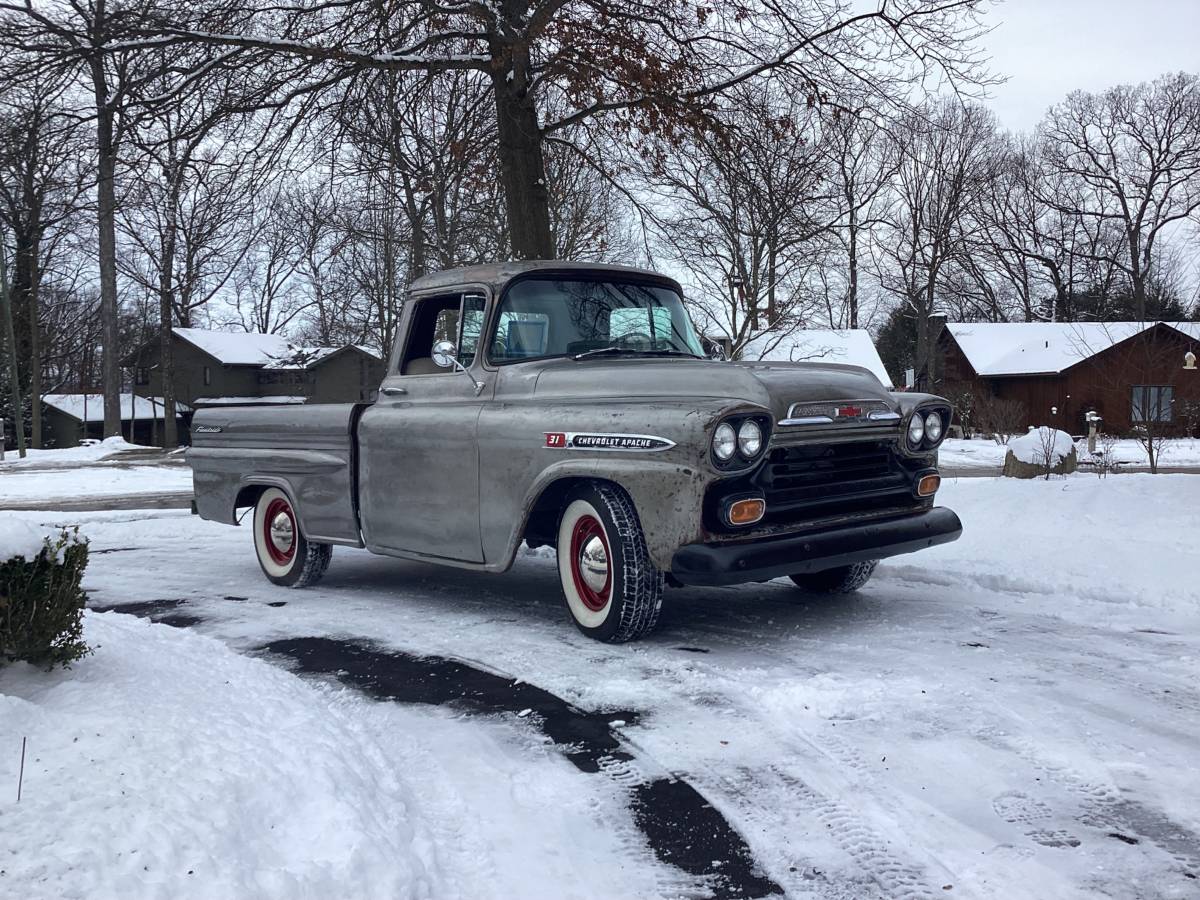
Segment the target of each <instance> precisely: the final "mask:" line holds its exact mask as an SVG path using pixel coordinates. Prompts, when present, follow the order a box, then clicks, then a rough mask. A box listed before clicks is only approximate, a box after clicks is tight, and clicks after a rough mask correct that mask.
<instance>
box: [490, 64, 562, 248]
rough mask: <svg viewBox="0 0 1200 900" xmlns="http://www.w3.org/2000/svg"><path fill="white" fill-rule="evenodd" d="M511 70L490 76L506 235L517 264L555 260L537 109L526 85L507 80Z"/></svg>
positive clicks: (518, 81) (514, 80) (512, 79)
mask: <svg viewBox="0 0 1200 900" xmlns="http://www.w3.org/2000/svg"><path fill="white" fill-rule="evenodd" d="M509 74H511V70H509V71H502V72H498V73H495V74H493V76H492V86H493V93H494V94H495V97H496V124H497V131H498V136H499V155H500V180H501V182H502V184H503V187H504V199H505V203H506V206H507V208H508V210H507V211H508V232H509V236H510V240H511V241H512V254H513V256H514V257H515V258H517V259H553V258H554V256H555V248H554V236H553V234H552V233H551V230H550V194H549V191H548V190H547V189H546V166H545V162H544V159H543V154H542V149H543V147H542V132H541V128H540V127H539V125H538V115H537V108H536V106H535V105H534V101H533V98H532V97H531V96H530V95H529V93H528V91H527V85H526V83H525V81H526V79H525V78H523V77H513V78H511V79H510V78H508V77H506V76H508V75H509Z"/></svg>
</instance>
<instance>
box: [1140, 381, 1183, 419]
mask: <svg viewBox="0 0 1200 900" xmlns="http://www.w3.org/2000/svg"><path fill="white" fill-rule="evenodd" d="M1174 402H1175V388H1173V387H1171V386H1170V385H1154V384H1135V385H1134V386H1133V390H1132V395H1131V407H1132V412H1131V414H1130V418H1131V419H1132V420H1133V421H1134V422H1170V421H1171V405H1172V404H1173V403H1174Z"/></svg>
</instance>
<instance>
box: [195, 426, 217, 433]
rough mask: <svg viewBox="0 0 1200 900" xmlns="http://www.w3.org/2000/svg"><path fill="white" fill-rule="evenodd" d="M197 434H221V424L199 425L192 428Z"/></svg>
mask: <svg viewBox="0 0 1200 900" xmlns="http://www.w3.org/2000/svg"><path fill="white" fill-rule="evenodd" d="M192 430H193V431H194V432H196V434H220V433H221V426H220V425H197V426H196V427H195V428H193V429H192Z"/></svg>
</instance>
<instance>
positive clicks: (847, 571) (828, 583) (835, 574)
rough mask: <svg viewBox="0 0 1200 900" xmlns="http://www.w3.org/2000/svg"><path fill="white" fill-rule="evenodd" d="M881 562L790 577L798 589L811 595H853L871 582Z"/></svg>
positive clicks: (863, 563) (858, 564) (839, 567)
mask: <svg viewBox="0 0 1200 900" xmlns="http://www.w3.org/2000/svg"><path fill="white" fill-rule="evenodd" d="M877 565H879V560H877V559H873V560H871V561H870V562H861V563H855V564H854V565H852V566H838V567H837V568H836V569H826V570H825V571H824V572H809V573H807V574H805V575H789V576H788V577H789V578H791V579H792V581H793V583H795V585H796V587H798V588H802V589H803V590H806V591H808V592H809V593H810V594H853V593H854V592H855V591H857V590H858V589H859V588H860V587H862V586H863V585H864V584H866V583H867V582H868V581H870V580H871V575H873V574H874V572H875V567H876V566H877Z"/></svg>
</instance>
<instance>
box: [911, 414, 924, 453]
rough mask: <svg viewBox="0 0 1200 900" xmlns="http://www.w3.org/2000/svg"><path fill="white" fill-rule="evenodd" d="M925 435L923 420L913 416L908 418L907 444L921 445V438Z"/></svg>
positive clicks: (912, 445)
mask: <svg viewBox="0 0 1200 900" xmlns="http://www.w3.org/2000/svg"><path fill="white" fill-rule="evenodd" d="M923 437H925V420H924V419H922V418H921V417H920V416H913V417H912V418H911V419H909V420H908V444H909V446H910V447H919V446H921V438H923Z"/></svg>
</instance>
